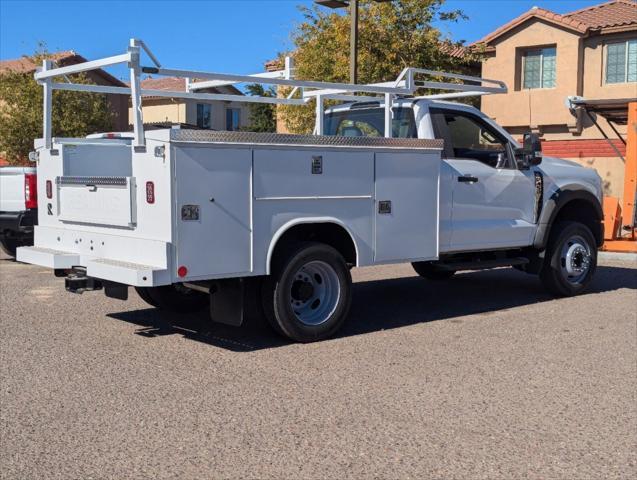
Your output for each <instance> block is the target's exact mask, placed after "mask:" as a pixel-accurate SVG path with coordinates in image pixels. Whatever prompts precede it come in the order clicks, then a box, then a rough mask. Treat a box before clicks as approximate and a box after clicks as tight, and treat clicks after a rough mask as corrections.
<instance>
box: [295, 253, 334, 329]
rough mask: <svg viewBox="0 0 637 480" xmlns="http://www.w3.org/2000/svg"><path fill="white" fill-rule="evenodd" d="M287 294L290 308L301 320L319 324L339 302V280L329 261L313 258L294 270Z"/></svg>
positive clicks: (309, 323)
mask: <svg viewBox="0 0 637 480" xmlns="http://www.w3.org/2000/svg"><path fill="white" fill-rule="evenodd" d="M289 294H290V304H291V307H292V311H293V312H294V315H295V316H296V318H297V319H298V320H299V321H300V322H301V323H303V324H304V325H308V326H316V325H321V324H322V323H325V322H326V321H327V320H329V318H330V317H331V316H332V314H333V313H334V311H335V310H336V307H337V306H338V303H339V301H340V298H341V282H340V281H339V278H338V274H337V273H336V270H334V268H333V267H332V266H331V265H329V264H328V263H326V262H322V261H320V260H315V261H311V262H308V263H306V264H305V265H303V266H302V267H301V268H299V269H298V270H297V271H296V273H295V274H294V279H293V280H292V285H291V286H290V292H289Z"/></svg>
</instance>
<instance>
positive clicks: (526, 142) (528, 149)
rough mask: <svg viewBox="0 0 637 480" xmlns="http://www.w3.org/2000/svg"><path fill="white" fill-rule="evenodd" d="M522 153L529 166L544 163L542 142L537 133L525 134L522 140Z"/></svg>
mask: <svg viewBox="0 0 637 480" xmlns="http://www.w3.org/2000/svg"><path fill="white" fill-rule="evenodd" d="M522 144H523V147H522V152H523V154H524V156H525V157H526V158H525V160H526V163H528V164H529V165H539V164H540V163H542V141H541V140H540V136H539V135H538V134H537V133H531V132H529V133H525V134H524V137H523V140H522Z"/></svg>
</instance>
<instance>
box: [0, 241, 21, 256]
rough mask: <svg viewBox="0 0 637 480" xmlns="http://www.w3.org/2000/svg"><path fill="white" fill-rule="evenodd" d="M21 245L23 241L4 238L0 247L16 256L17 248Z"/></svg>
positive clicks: (8, 253)
mask: <svg viewBox="0 0 637 480" xmlns="http://www.w3.org/2000/svg"><path fill="white" fill-rule="evenodd" d="M20 245H21V243H20V242H18V241H17V240H15V239H13V238H5V239H4V240H2V241H0V248H2V251H3V252H4V253H6V254H7V255H10V256H12V257H13V258H15V254H16V249H17V248H18V247H19V246H20Z"/></svg>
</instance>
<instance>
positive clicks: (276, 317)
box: [262, 242, 352, 342]
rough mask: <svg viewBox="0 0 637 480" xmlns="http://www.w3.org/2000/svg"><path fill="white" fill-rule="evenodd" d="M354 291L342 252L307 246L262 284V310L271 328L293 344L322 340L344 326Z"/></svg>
mask: <svg viewBox="0 0 637 480" xmlns="http://www.w3.org/2000/svg"><path fill="white" fill-rule="evenodd" d="M351 285H352V277H351V275H350V272H349V269H348V268H347V265H346V263H345V260H344V259H343V257H342V255H341V254H340V253H339V252H338V251H336V250H335V249H334V248H332V247H330V246H328V245H324V244H321V243H310V242H308V243H302V244H299V245H296V246H295V247H294V248H293V249H292V250H291V251H290V252H289V253H288V254H287V255H286V256H285V257H284V258H279V259H277V261H276V262H275V265H273V271H272V274H271V275H270V276H269V277H267V278H266V279H265V281H264V283H263V288H262V300H263V309H264V312H265V315H266V317H267V319H268V321H269V322H270V324H271V325H272V327H273V328H274V329H275V330H276V331H277V332H279V333H281V334H283V335H285V336H287V337H289V338H291V339H292V340H296V341H298V342H313V341H317V340H322V339H324V338H327V337H330V336H331V335H333V334H334V333H336V331H337V330H338V329H339V328H340V327H341V325H342V324H343V322H344V321H345V318H346V317H347V314H348V312H349V308H350V304H351Z"/></svg>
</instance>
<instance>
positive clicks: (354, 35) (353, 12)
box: [314, 0, 392, 83]
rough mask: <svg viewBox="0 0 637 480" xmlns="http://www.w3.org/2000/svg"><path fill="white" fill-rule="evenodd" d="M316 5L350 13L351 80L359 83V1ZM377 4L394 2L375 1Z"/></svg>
mask: <svg viewBox="0 0 637 480" xmlns="http://www.w3.org/2000/svg"><path fill="white" fill-rule="evenodd" d="M314 1H315V3H317V4H319V5H322V6H324V7H328V8H335V9H336V8H347V7H349V12H350V21H351V26H350V34H349V49H350V53H349V79H350V82H351V83H358V2H359V0H314ZM373 1H374V2H377V3H382V2H391V1H392V0H373Z"/></svg>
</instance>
